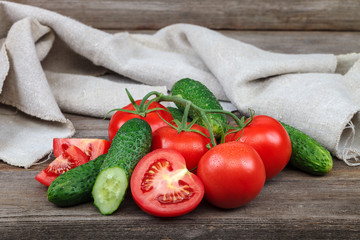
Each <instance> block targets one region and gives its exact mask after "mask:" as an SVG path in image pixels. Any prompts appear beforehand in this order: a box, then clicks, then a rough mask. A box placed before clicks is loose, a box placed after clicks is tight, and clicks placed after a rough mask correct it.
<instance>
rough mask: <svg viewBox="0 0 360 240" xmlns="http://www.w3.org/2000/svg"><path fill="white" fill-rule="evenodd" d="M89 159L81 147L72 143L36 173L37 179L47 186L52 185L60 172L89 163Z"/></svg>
mask: <svg viewBox="0 0 360 240" xmlns="http://www.w3.org/2000/svg"><path fill="white" fill-rule="evenodd" d="M88 161H89V158H88V156H87V155H86V154H85V153H84V152H83V151H81V149H79V148H78V147H76V146H73V145H72V146H70V147H68V148H67V149H66V150H65V151H64V152H63V154H61V155H60V156H59V157H57V158H55V160H53V161H52V162H51V163H50V164H49V165H48V166H47V167H46V168H45V169H44V170H42V171H41V172H40V173H39V174H38V175H36V176H35V179H36V180H37V181H38V182H40V183H42V184H44V185H46V186H50V184H51V183H52V182H53V181H54V180H55V179H56V178H57V177H58V176H59V175H60V174H63V173H64V172H66V171H69V170H70V169H73V168H75V167H77V166H79V165H82V164H84V163H87V162H88Z"/></svg>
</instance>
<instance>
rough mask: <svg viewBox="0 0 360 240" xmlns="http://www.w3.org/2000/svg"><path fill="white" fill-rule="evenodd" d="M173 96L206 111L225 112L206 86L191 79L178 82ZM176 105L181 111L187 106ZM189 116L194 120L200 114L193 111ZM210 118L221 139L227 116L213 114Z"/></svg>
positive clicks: (200, 122) (172, 92) (173, 89)
mask: <svg viewBox="0 0 360 240" xmlns="http://www.w3.org/2000/svg"><path fill="white" fill-rule="evenodd" d="M171 94H172V95H173V96H176V95H180V96H181V97H182V98H184V99H186V100H190V101H191V102H192V103H193V104H194V105H196V106H198V107H200V108H203V109H206V110H209V109H216V110H223V108H222V106H221V104H220V102H219V101H218V100H217V98H216V97H215V95H214V94H213V93H212V92H211V91H210V90H209V89H208V88H207V87H206V86H205V85H204V84H202V83H201V82H199V81H196V80H193V79H190V78H184V79H181V80H179V81H177V82H176V83H175V84H174V85H173V87H172V89H171ZM175 105H176V106H177V107H178V108H179V109H180V110H181V111H184V108H185V106H183V105H181V104H176V103H175ZM189 116H190V118H192V119H194V118H196V117H199V116H198V113H197V112H196V111H194V110H192V109H190V111H189ZM208 117H209V122H210V125H211V128H212V130H213V132H214V135H215V137H216V138H220V137H221V135H222V133H223V132H224V129H225V126H226V123H227V121H226V117H225V115H224V114H219V113H211V114H209V115H208ZM197 123H198V124H200V125H202V126H206V125H205V122H203V121H198V122H197Z"/></svg>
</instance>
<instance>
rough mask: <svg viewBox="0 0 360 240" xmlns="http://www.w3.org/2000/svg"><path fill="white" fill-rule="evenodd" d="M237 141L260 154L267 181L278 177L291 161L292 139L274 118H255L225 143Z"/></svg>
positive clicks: (226, 139) (263, 116) (261, 116)
mask: <svg viewBox="0 0 360 240" xmlns="http://www.w3.org/2000/svg"><path fill="white" fill-rule="evenodd" d="M237 139H238V141H240V142H244V143H247V144H249V145H250V146H252V147H253V148H254V149H255V150H256V151H257V152H258V154H259V155H260V157H261V159H262V160H263V162H264V165H265V170H266V180H269V179H271V178H273V177H274V176H275V175H277V174H278V173H279V172H280V171H281V170H283V169H284V168H285V166H286V165H287V164H288V162H289V160H290V156H291V150H292V148H291V141H290V137H289V135H288V133H287V132H286V130H285V128H284V127H283V126H282V125H281V123H280V122H278V121H277V120H276V119H274V118H272V117H269V116H265V115H257V116H254V117H253V119H252V121H251V123H250V124H249V125H247V126H246V127H245V128H244V129H243V130H240V131H239V132H237V133H236V134H229V135H228V136H226V138H225V142H229V141H236V140H237Z"/></svg>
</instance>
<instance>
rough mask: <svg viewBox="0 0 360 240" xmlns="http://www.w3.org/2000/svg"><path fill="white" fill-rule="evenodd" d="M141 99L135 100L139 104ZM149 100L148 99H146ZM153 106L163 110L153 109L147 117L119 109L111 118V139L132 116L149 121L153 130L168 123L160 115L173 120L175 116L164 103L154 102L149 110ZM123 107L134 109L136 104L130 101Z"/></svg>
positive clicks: (169, 120) (167, 119)
mask: <svg viewBox="0 0 360 240" xmlns="http://www.w3.org/2000/svg"><path fill="white" fill-rule="evenodd" d="M140 102H141V100H137V101H135V103H136V104H137V105H140ZM146 102H148V101H146ZM153 108H162V109H164V111H162V110H157V111H152V112H150V113H147V114H146V116H145V117H142V116H141V115H138V114H134V113H128V112H123V111H117V112H116V113H115V114H114V115H113V116H112V117H111V119H110V123H109V139H110V141H112V139H113V138H114V137H115V134H116V133H117V131H118V130H119V128H120V127H121V126H122V125H123V124H124V123H125V122H126V121H128V120H130V119H132V118H140V119H143V120H145V121H146V122H147V123H149V125H150V127H151V130H152V132H154V131H155V130H156V129H158V128H160V127H163V126H167V124H166V123H165V122H164V121H163V120H162V119H161V118H160V117H159V115H160V116H161V117H162V118H163V119H165V120H166V121H168V122H171V121H172V120H173V117H172V115H171V113H170V112H169V111H167V109H166V107H164V106H163V105H162V104H160V103H158V102H152V103H151V104H150V105H149V107H148V110H150V109H153ZM122 109H125V110H132V111H134V110H135V108H134V106H133V105H132V104H131V103H130V104H129V105H127V106H125V107H123V108H122Z"/></svg>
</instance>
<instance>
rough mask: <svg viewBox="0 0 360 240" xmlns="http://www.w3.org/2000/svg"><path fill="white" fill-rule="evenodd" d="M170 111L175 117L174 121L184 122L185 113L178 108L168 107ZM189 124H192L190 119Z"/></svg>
mask: <svg viewBox="0 0 360 240" xmlns="http://www.w3.org/2000/svg"><path fill="white" fill-rule="evenodd" d="M167 109H168V111H169V112H170V113H171V115H172V116H173V118H174V120H175V119H177V120H179V121H182V120H183V116H184V113H183V111H181V110H180V109H178V108H176V107H167ZM187 121H188V122H191V119H190V118H187Z"/></svg>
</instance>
